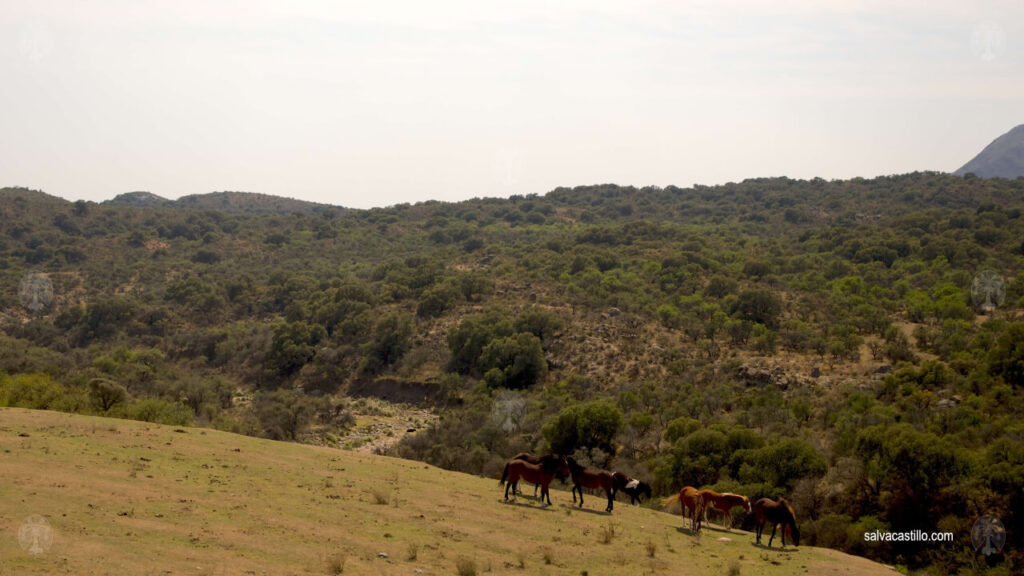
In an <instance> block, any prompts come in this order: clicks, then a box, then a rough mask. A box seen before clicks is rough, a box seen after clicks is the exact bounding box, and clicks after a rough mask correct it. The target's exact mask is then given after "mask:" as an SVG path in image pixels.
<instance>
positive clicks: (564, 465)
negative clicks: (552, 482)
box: [558, 456, 576, 479]
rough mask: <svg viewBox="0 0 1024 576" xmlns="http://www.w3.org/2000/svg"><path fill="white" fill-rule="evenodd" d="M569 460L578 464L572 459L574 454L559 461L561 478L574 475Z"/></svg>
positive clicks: (559, 475)
mask: <svg viewBox="0 0 1024 576" xmlns="http://www.w3.org/2000/svg"><path fill="white" fill-rule="evenodd" d="M569 462H572V463H573V464H576V461H575V460H573V459H572V456H570V457H569V458H562V459H561V460H560V461H559V463H558V477H559V478H563V479H564V478H566V477H568V476H570V475H572V468H571V466H570V464H569Z"/></svg>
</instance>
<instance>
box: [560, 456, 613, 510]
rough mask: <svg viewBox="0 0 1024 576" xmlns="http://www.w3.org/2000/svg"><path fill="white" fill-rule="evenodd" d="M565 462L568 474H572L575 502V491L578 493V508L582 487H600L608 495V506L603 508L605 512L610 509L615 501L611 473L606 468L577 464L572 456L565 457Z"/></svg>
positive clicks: (581, 501) (581, 497)
mask: <svg viewBox="0 0 1024 576" xmlns="http://www.w3.org/2000/svg"><path fill="white" fill-rule="evenodd" d="M566 462H567V463H568V464H569V475H570V476H572V484H573V486H572V501H573V503H575V502H576V492H579V493H580V508H582V507H583V489H584V488H594V489H596V488H600V489H602V490H604V493H605V494H606V495H607V496H608V507H607V508H605V509H604V511H605V512H611V511H612V505H613V503H614V502H615V497H614V493H615V482H614V480H613V479H612V473H611V472H609V471H607V470H595V469H592V468H585V467H583V466H581V465H580V464H578V463H577V462H576V460H575V459H573V458H572V457H569V458H566Z"/></svg>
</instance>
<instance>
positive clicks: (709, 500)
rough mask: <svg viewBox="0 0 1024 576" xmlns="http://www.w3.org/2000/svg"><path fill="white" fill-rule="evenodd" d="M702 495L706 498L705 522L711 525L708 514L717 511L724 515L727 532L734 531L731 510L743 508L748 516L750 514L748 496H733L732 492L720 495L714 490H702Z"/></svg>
mask: <svg viewBox="0 0 1024 576" xmlns="http://www.w3.org/2000/svg"><path fill="white" fill-rule="evenodd" d="M700 494H701V496H703V497H704V503H705V506H704V521H705V522H707V523H708V524H710V523H711V522H710V521H708V512H710V511H711V510H717V511H719V512H721V513H722V515H723V521H724V522H725V529H726V530H731V529H732V515H731V514H730V513H729V511H730V510H732V509H733V508H735V507H736V506H742V507H743V509H744V510H746V511H747V514H750V499H749V498H747V497H746V496H740V495H739V494H732V493H731V492H724V493H718V492H715V491H714V490H701V491H700Z"/></svg>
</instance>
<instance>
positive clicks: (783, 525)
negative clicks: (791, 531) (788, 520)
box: [782, 524, 787, 548]
mask: <svg viewBox="0 0 1024 576" xmlns="http://www.w3.org/2000/svg"><path fill="white" fill-rule="evenodd" d="M786 528H787V525H786V524H782V547H783V548H785V547H786Z"/></svg>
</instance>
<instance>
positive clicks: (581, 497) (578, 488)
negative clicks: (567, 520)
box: [573, 484, 583, 508]
mask: <svg viewBox="0 0 1024 576" xmlns="http://www.w3.org/2000/svg"><path fill="white" fill-rule="evenodd" d="M576 489H577V490H579V491H580V508H583V486H580V485H579V484H577V485H576ZM573 502H575V500H573Z"/></svg>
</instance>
